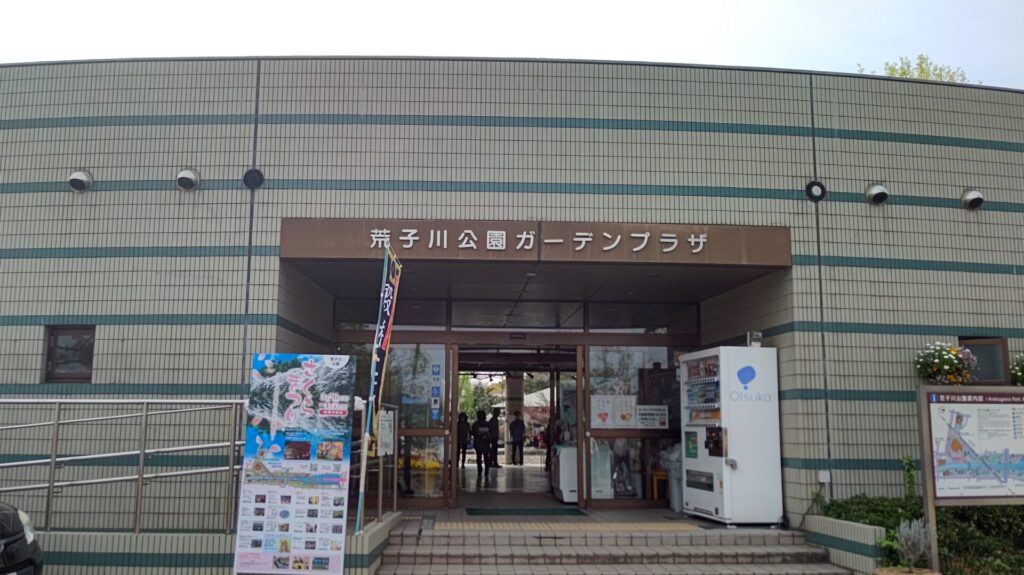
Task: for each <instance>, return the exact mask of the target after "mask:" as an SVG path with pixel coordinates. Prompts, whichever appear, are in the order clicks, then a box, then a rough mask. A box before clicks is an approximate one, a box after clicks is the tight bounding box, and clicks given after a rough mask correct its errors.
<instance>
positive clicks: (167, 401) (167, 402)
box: [0, 398, 248, 405]
mask: <svg viewBox="0 0 1024 575" xmlns="http://www.w3.org/2000/svg"><path fill="white" fill-rule="evenodd" d="M247 401H248V400H246V399H52V398H40V399H24V398H17V399H0V405H3V404H8V403H9V404H34V405H54V404H57V403H59V404H61V405H142V404H143V403H148V404H150V405H218V404H224V405H231V404H234V405H245V403H246V402H247Z"/></svg>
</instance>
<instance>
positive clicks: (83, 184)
mask: <svg viewBox="0 0 1024 575" xmlns="http://www.w3.org/2000/svg"><path fill="white" fill-rule="evenodd" d="M68 186H70V187H71V189H72V190H74V191H76V192H84V191H86V190H88V189H89V188H91V187H92V174H90V173H89V172H88V171H87V170H76V171H74V172H71V175H70V176H68Z"/></svg>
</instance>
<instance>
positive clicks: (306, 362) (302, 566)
mask: <svg viewBox="0 0 1024 575" xmlns="http://www.w3.org/2000/svg"><path fill="white" fill-rule="evenodd" d="M251 374H252V375H251V377H252V387H251V389H250V393H249V401H248V405H247V408H246V428H245V452H244V456H245V460H244V463H243V470H242V482H241V488H240V494H239V502H238V535H237V538H236V544H235V564H234V568H235V571H234V572H235V573H246V574H250V573H252V574H260V573H287V572H291V571H317V572H321V573H334V574H335V575H341V573H342V572H343V569H344V559H345V532H346V520H347V510H348V481H349V463H350V461H351V456H352V446H351V443H352V442H351V440H352V395H353V393H354V392H355V362H353V361H351V360H350V358H349V357H348V356H339V355H296V354H257V355H255V356H253V362H252V372H251Z"/></svg>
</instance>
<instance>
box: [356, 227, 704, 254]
mask: <svg viewBox="0 0 1024 575" xmlns="http://www.w3.org/2000/svg"><path fill="white" fill-rule="evenodd" d="M424 233H425V234H426V236H425V237H426V238H429V239H428V240H426V243H427V248H428V249H434V248H437V249H447V248H448V230H435V229H430V230H426V231H425V232H424ZM393 235H397V241H398V246H399V247H401V248H402V249H412V248H414V247H416V245H417V242H419V241H424V240H423V239H422V238H421V237H420V230H419V229H415V228H402V229H401V230H397V231H394V232H393V231H392V230H390V229H388V228H374V229H372V230H370V247H371V248H383V247H387V246H391V245H392V236H393ZM507 235H508V233H507V232H506V231H505V230H487V233H486V236H485V237H484V241H483V242H481V240H480V239H479V238H478V237H477V234H476V232H474V231H473V230H462V231H461V232H460V233H459V235H458V244H457V246H458V249H460V250H478V249H480V250H490V251H505V250H515V251H523V250H526V251H529V250H532V249H533V248H534V245H535V242H534V240H535V236H536V233H535V232H534V231H532V230H524V231H522V232H521V233H518V234H516V235H515V240H516V241H515V242H514V246H513V245H512V244H513V243H512V242H507V241H506V240H507ZM623 236H624V234H609V233H607V232H602V233H601V234H600V235H599V236H596V237H595V235H594V232H576V233H575V234H574V235H573V236H572V237H571V238H566V237H549V238H543V239H542V240H541V243H543V244H549V245H561V244H565V243H566V242H567V241H568V242H571V243H572V244H573V250H574V251H577V252H579V251H583V249H584V248H586V247H587V246H588V245H589V244H590V243H591V242H596V243H595V245H597V246H600V248H601V251H603V252H610V251H613V250H616V249H620V246H621V249H622V250H623V251H625V250H627V249H628V250H631V251H633V252H640V251H643V250H645V249H647V248H648V246H650V249H651V250H654V249H657V250H660V251H661V252H662V253H666V254H668V253H672V252H674V251H676V249H677V248H678V247H679V243H680V237H679V234H676V233H668V232H663V233H661V234H657V235H655V234H653V233H652V232H649V231H643V232H631V233H629V234H628V237H627V239H626V241H625V242H623ZM685 241H686V243H687V244H688V246H687V248H686V249H689V250H690V253H693V254H699V253H701V252H702V251H704V245H705V244H706V243H707V242H708V234H704V233H701V234H698V233H691V234H689V235H688V236H687V237H686V238H685Z"/></svg>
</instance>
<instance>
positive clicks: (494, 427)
mask: <svg viewBox="0 0 1024 575" xmlns="http://www.w3.org/2000/svg"><path fill="white" fill-rule="evenodd" d="M500 416H501V408H500V407H495V408H494V409H492V410H491V420H490V421H488V422H487V423H488V425H489V426H490V428H491V467H493V468H495V469H501V465H499V464H498V437H499V435H500V433H501V427H500V426H499V423H498V417H500Z"/></svg>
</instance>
